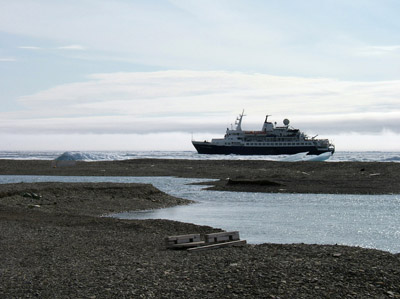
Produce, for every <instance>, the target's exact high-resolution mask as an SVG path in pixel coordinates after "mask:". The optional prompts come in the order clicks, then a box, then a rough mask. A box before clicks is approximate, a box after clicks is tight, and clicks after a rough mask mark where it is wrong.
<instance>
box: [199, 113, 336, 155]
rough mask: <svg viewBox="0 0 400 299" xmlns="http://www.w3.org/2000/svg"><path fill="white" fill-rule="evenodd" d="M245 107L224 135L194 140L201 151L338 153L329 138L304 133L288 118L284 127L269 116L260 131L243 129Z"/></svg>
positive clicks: (202, 152) (217, 153) (280, 153)
mask: <svg viewBox="0 0 400 299" xmlns="http://www.w3.org/2000/svg"><path fill="white" fill-rule="evenodd" d="M244 116H245V115H244V110H243V111H242V113H241V114H239V116H238V117H237V119H236V121H235V126H236V127H235V128H233V126H232V127H231V129H229V128H227V129H226V134H225V136H224V138H214V139H212V140H211V141H207V140H205V141H195V140H192V144H193V146H194V147H195V148H196V150H197V152H198V153H199V154H208V155H294V154H299V153H307V154H308V155H320V154H323V153H327V152H330V153H331V154H333V153H334V152H335V146H334V145H333V144H332V143H330V141H329V140H328V139H317V138H316V137H317V136H318V135H316V136H314V137H308V136H307V135H306V134H305V133H304V132H301V131H300V130H299V129H295V128H293V127H291V126H289V124H290V121H289V120H288V119H284V120H283V126H277V124H276V122H275V123H272V122H269V121H268V117H269V116H270V115H267V116H266V117H265V121H264V124H263V126H262V128H261V131H244V130H242V120H243V117H244Z"/></svg>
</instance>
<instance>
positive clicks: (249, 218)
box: [0, 176, 400, 252]
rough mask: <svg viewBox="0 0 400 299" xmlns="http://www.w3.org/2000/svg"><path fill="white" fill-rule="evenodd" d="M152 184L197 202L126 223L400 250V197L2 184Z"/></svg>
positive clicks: (175, 182) (167, 185) (171, 183)
mask: <svg viewBox="0 0 400 299" xmlns="http://www.w3.org/2000/svg"><path fill="white" fill-rule="evenodd" d="M22 181H23V182H38V181H42V182H44V181H61V182H119V183H134V182H137V183H151V184H153V185H154V186H155V187H157V188H158V189H160V190H162V191H164V192H167V193H169V194H171V195H174V196H177V197H182V198H187V199H192V200H195V201H196V203H195V204H192V205H188V206H179V207H173V208H167V209H161V210H152V211H141V212H129V213H119V214H115V215H112V216H113V217H118V218H124V219H149V218H151V219H157V218H161V219H171V220H176V221H182V222H191V223H196V224H200V225H210V226H212V227H219V228H222V229H225V230H239V231H240V234H241V236H242V238H243V239H246V240H247V241H248V242H249V243H265V242H271V243H315V244H344V245H352V246H361V247H367V248H377V249H381V250H387V251H390V252H400V217H399V214H400V195H379V196H377V195H375V196H374V195H332V194H266V193H244V192H243V193H237V192H219V191H205V190H202V188H204V186H198V185H188V184H189V183H193V182H200V181H204V180H201V179H182V178H173V177H55V176H0V182H1V183H6V182H22Z"/></svg>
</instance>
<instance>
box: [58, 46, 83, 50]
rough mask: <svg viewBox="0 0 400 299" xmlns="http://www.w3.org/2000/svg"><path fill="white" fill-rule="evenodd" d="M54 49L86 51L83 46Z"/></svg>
mask: <svg viewBox="0 0 400 299" xmlns="http://www.w3.org/2000/svg"><path fill="white" fill-rule="evenodd" d="M56 49H59V50H72V51H83V50H86V48H85V47H84V46H81V45H69V46H62V47H57V48H56Z"/></svg>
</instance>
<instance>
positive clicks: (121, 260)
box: [0, 160, 400, 298]
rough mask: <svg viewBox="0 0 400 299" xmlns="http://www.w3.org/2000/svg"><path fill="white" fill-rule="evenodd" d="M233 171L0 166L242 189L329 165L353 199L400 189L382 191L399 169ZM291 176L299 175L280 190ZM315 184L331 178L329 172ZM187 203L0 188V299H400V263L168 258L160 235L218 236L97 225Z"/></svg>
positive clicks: (160, 227) (306, 254)
mask: <svg viewBox="0 0 400 299" xmlns="http://www.w3.org/2000/svg"><path fill="white" fill-rule="evenodd" d="M230 162H231V161H228V163H227V161H211V163H210V164H206V163H205V164H203V163H200V162H197V161H168V160H162V161H159V160H145V161H121V162H110V163H107V162H99V163H97V162H96V163H85V162H79V163H77V164H76V165H74V166H66V167H52V166H51V165H50V162H49V161H0V175H11V174H41V175H44V174H47V175H110V176H111V175H180V176H187V177H206V178H207V177H208V178H217V179H225V178H227V177H230V178H232V177H233V176H232V175H230V176H228V175H227V174H228V173H232V172H233V171H234V172H238V174H237V175H236V177H235V179H236V180H239V181H241V180H249V179H250V180H252V181H253V182H254V181H256V180H258V181H259V180H260V178H261V177H262V176H261V174H262V173H267V172H268V171H267V172H266V171H263V170H262V169H263V168H265V169H267V170H270V172H269V175H270V176H268V177H263V180H268V181H273V182H277V183H281V184H282V183H284V184H285V186H286V187H288V186H289V185H290V184H289V183H288V182H291V180H294V178H295V176H296V175H298V177H301V176H302V175H304V178H309V177H310V176H311V175H310V176H307V175H305V174H302V172H305V173H310V174H312V175H313V176H315V175H316V174H318V175H320V174H321V172H320V170H318V168H320V167H322V168H324V169H325V170H326V171H330V172H331V173H334V171H336V173H337V174H338V176H341V175H343V176H344V177H345V178H346V177H347V178H350V177H352V176H354V180H353V181H356V176H357V178H358V177H359V178H361V179H359V180H364V181H362V183H360V184H359V185H355V186H356V188H353V191H354V192H355V191H357V190H362V191H364V193H368V192H376V190H379V192H383V193H385V192H394V193H398V190H397V189H396V188H398V187H396V186H389V184H386V185H385V183H384V182H383V181H384V180H383V179H382V178H385V179H389V181H390V182H392V183H393V182H395V181H396V180H395V179H391V178H390V177H391V175H392V176H394V177H398V176H397V175H398V173H399V172H398V171H399V167H398V166H397V165H396V164H394V165H393V164H392V163H367V164H363V163H361V164H352V163H347V164H346V163H345V165H341V164H338V163H322V164H318V165H314V166H313V165H309V164H301V163H295V164H290V163H288V164H286V163H285V165H273V164H275V163H272V164H269V163H266V164H263V163H265V162H260V163H255V164H254V165H252V166H248V165H245V164H244V163H240V162H241V161H234V162H235V163H230ZM236 162H238V163H236ZM222 164H224V165H227V166H223V165H222ZM326 164H328V165H327V166H325V165H326ZM331 164H332V165H334V166H331ZM379 164H383V165H381V166H380V165H379ZM152 165H154V166H152ZM321 165H324V166H321ZM317 166H318V167H317ZM333 168H335V169H336V170H334V169H333ZM362 169H364V170H362ZM236 170H238V171H236ZM313 171H314V172H313ZM281 172H283V173H281ZM376 173H379V175H376ZM189 174H191V175H189ZM371 174H375V175H372V176H371ZM285 176H288V177H292V178H291V179H288V178H286V180H287V181H281V179H283V178H285ZM326 176H327V175H326ZM371 178H374V180H375V179H377V180H378V181H380V180H382V181H381V183H383V184H384V186H385V187H378V186H376V189H373V188H374V187H375V186H374V185H373V184H374V183H371V182H374V180H371V181H370V185H371V186H370V188H369V189H370V190H369V191H368V189H367V187H366V184H367V182H368V180H370V179H371ZM306 181H307V180H306V179H304V181H303V184H304V182H306ZM319 181H320V182H327V181H328V180H327V178H326V177H325V178H324V175H322V177H321V178H320V179H319ZM397 181H398V180H397ZM221 182H224V181H221ZM227 182H228V181H226V183H227ZM262 182H264V183H260V184H254V183H251V184H242V185H249V186H250V187H249V186H244V187H241V189H240V190H238V191H242V190H244V189H246V188H253V187H256V188H260V186H261V187H263V188H264V187H265V188H269V187H268V186H269V184H268V183H265V181H262ZM308 182H310V183H309V184H310V185H313V184H317V182H318V180H317V179H312V180H311V179H310V178H309V179H308ZM340 182H342V183H343V184H342V185H341V184H340ZM245 183H246V182H245ZM221 184H222V183H221ZM226 185H229V184H226ZM231 185H232V184H231ZM236 185H237V184H233V186H236ZM239 185H240V183H239ZM272 185H273V184H272ZM397 185H398V184H397ZM333 186H336V187H335V189H332V190H336V191H338V190H346V189H349V188H350V187H351V186H353V184H352V183H351V181H350V182H349V183H348V184H344V179H337V180H336V182H334V183H333ZM340 186H345V187H340ZM349 186H350V187H349ZM228 187H229V186H228ZM278 187H280V189H284V188H282V186H278ZM222 188H224V186H222ZM229 188H230V187H229ZM332 188H333V187H332ZM260 191H262V192H270V191H268V190H267V191H265V190H260ZM281 192H283V191H281ZM188 203H189V202H188V201H186V200H182V199H177V198H174V197H172V196H169V195H167V194H164V193H162V192H161V191H159V190H157V189H155V188H154V187H152V186H150V185H145V184H111V183H107V184H103V183H100V184H91V183H35V184H27V183H18V184H5V185H0V250H1V255H0V297H1V298H31V297H38V298H114V297H115V298H170V297H176V298H199V297H200V298H234V297H238V298H243V297H244V298H246V297H247V298H316V297H317V298H326V297H328V298H339V297H349V298H370V297H372V298H400V255H399V254H391V253H388V252H383V251H378V250H370V249H363V248H357V247H348V246H338V245H324V246H321V245H306V244H290V245H282V244H262V245H246V246H244V247H237V248H221V249H216V250H209V251H201V252H193V253H189V252H187V251H181V250H167V249H166V248H165V245H164V238H165V237H166V236H168V235H176V234H187V233H200V234H205V233H210V232H214V231H218V229H215V228H211V227H206V226H198V225H194V224H189V223H180V222H174V221H167V220H118V219H113V218H108V217H101V216H102V215H104V214H106V213H110V212H117V211H124V210H141V209H150V208H160V207H166V206H172V205H177V204H188Z"/></svg>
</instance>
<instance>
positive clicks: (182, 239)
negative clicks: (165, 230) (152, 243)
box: [165, 234, 200, 248]
mask: <svg viewBox="0 0 400 299" xmlns="http://www.w3.org/2000/svg"><path fill="white" fill-rule="evenodd" d="M194 242H200V234H190V235H179V236H169V237H166V238H165V244H166V246H167V247H168V248H170V247H171V248H172V247H173V246H174V245H176V244H184V243H194Z"/></svg>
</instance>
